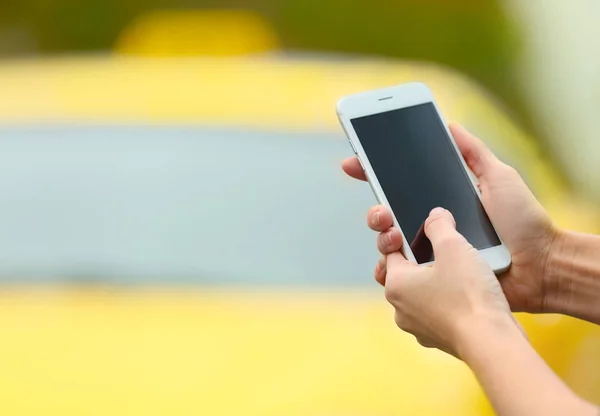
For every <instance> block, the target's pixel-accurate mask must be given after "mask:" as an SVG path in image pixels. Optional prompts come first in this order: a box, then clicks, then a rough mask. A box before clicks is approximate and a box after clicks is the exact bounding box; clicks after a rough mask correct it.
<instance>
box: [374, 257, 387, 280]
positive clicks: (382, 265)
mask: <svg viewBox="0 0 600 416" xmlns="http://www.w3.org/2000/svg"><path fill="white" fill-rule="evenodd" d="M386 263H387V260H386V256H381V258H380V259H379V261H378V262H377V265H376V266H375V280H376V281H377V283H379V284H380V285H381V286H385V276H386V274H387V269H386Z"/></svg>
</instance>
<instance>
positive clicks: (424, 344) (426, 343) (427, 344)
mask: <svg viewBox="0 0 600 416" xmlns="http://www.w3.org/2000/svg"><path fill="white" fill-rule="evenodd" d="M415 338H416V339H417V342H418V343H419V344H421V346H422V347H425V348H435V345H434V344H433V342H432V341H431V340H429V339H427V338H420V337H415Z"/></svg>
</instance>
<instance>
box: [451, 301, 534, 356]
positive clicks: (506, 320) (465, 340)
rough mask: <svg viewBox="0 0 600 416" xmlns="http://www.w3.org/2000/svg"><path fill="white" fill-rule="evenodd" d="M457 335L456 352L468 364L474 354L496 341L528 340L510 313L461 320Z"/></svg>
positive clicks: (483, 314) (497, 313)
mask: <svg viewBox="0 0 600 416" xmlns="http://www.w3.org/2000/svg"><path fill="white" fill-rule="evenodd" d="M455 334H456V343H455V344H456V348H455V350H456V352H457V353H458V355H459V357H460V358H461V359H462V360H463V361H465V362H466V363H469V361H470V359H471V357H472V356H473V354H475V353H477V351H478V350H480V349H481V348H485V345H486V344H487V343H489V342H494V340H495V339H510V338H516V339H520V340H525V341H526V340H527V338H526V335H525V334H524V333H523V332H522V329H521V328H520V327H519V325H518V324H517V322H516V321H515V319H514V318H513V316H512V314H510V313H509V312H489V313H482V314H477V315H473V316H470V317H468V318H465V319H462V320H459V321H457V323H456V332H455Z"/></svg>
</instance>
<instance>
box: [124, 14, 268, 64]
mask: <svg viewBox="0 0 600 416" xmlns="http://www.w3.org/2000/svg"><path fill="white" fill-rule="evenodd" d="M278 47H279V39H278V38H277V35H276V34H275V33H274V32H273V30H272V29H271V27H270V26H269V24H268V23H267V22H266V21H265V19H263V18H262V17H261V16H260V15H258V14H256V13H253V12H251V11H248V10H155V11H152V12H149V13H146V14H143V15H141V16H139V17H138V18H136V19H135V20H134V21H133V23H131V24H130V25H129V26H128V27H127V28H126V29H125V31H124V32H123V33H122V34H121V35H120V36H119V39H118V40H117V43H116V45H115V51H116V52H117V53H120V54H125V55H141V56H189V55H212V56H227V55H239V54H248V53H257V52H270V51H272V50H275V49H277V48H278Z"/></svg>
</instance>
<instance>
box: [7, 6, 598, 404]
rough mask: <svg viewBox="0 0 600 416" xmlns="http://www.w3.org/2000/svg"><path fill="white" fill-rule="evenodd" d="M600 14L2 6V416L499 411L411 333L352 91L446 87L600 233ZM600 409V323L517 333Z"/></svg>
mask: <svg viewBox="0 0 600 416" xmlns="http://www.w3.org/2000/svg"><path fill="white" fill-rule="evenodd" d="M599 15H600V3H598V2H597V1H594V0H579V1H578V2H576V4H575V3H574V2H565V1H561V0H530V1H527V2H522V1H518V0H478V1H475V0H451V1H450V0H396V1H389V0H372V1H370V2H359V3H358V4H350V3H348V2H346V1H341V0H328V1H322V0H321V1H315V0H302V1H301V0H286V1H275V0H244V1H241V0H229V1H227V0H220V1H219V0H213V1H190V0H171V1H168V2H167V1H162V0H125V1H123V0H121V1H116V0H102V1H100V0H86V1H77V0H53V1H48V0H20V1H16V0H4V1H3V2H2V4H1V5H0V230H2V231H1V232H0V413H2V414H5V415H37V414H52V415H54V414H56V415H96V414H97V415H106V414H114V415H163V414H174V415H198V414H207V415H234V414H235V415H239V414H244V415H280V414H285V415H367V414H368V415H392V414H394V415H395V414H407V415H408V414H419V415H438V414H445V415H471V414H473V415H475V414H491V409H490V407H489V404H488V403H487V401H486V399H485V397H484V396H483V394H482V392H481V391H480V389H479V387H478V386H477V383H476V381H475V380H474V378H473V377H472V376H471V374H470V373H469V371H468V369H467V368H466V367H465V366H463V365H462V364H461V363H459V362H457V361H456V360H454V359H452V358H449V357H447V356H445V355H444V354H442V353H439V352H436V351H430V350H426V349H423V348H420V347H419V346H418V345H417V344H416V342H415V341H414V339H412V337H410V336H408V335H406V334H402V333H401V332H400V331H399V330H397V328H395V325H394V322H393V319H392V313H391V310H390V308H389V307H388V306H387V305H386V302H385V301H384V299H383V296H382V293H381V290H380V288H378V287H377V285H376V284H375V282H374V281H373V279H372V277H371V276H372V268H373V266H374V265H375V262H376V260H377V258H378V256H377V253H376V252H375V249H374V244H373V241H374V238H375V237H374V235H372V234H371V233H370V232H368V230H366V227H365V226H364V218H365V213H366V211H367V209H368V208H369V207H370V206H371V205H372V204H373V203H374V201H375V199H374V197H373V196H372V194H371V191H370V189H369V187H368V186H367V185H365V184H360V183H355V182H353V181H351V180H350V179H348V178H346V177H344V175H343V174H342V173H341V170H340V169H339V162H340V161H341V159H342V158H344V157H346V156H348V155H350V154H351V150H350V148H349V146H348V145H347V142H346V139H345V137H344V135H343V133H342V131H341V129H340V128H339V127H338V124H337V120H336V117H335V112H334V106H335V102H336V101H337V100H338V99H339V98H340V97H342V96H344V95H347V94H351V93H354V92H359V91H363V90H367V89H372V88H379V87H385V86H390V85H394V84H399V83H402V82H407V81H423V82H426V83H427V84H428V85H429V86H430V87H431V88H432V90H433V91H434V94H435V95H436V97H437V98H438V100H439V103H440V105H441V107H442V109H443V111H444V113H445V114H446V116H447V118H448V119H451V120H457V121H460V122H462V123H464V124H465V125H466V126H467V128H469V129H470V130H472V131H473V132H474V133H476V134H477V135H479V136H480V137H482V138H483V139H484V140H485V141H486V142H487V143H488V144H489V146H490V147H492V149H493V150H494V151H495V152H496V153H497V154H498V155H499V156H500V157H501V158H502V159H504V160H505V161H507V162H508V163H510V164H512V165H513V166H515V167H516V168H517V169H518V170H519V171H520V172H521V173H522V175H523V176H524V178H525V180H526V181H527V183H528V184H529V185H530V187H531V188H532V189H533V191H534V192H535V194H536V195H537V196H538V198H539V199H540V200H541V201H542V203H543V204H544V206H545V207H546V208H547V209H548V210H549V211H550V213H551V215H552V216H553V218H554V219H555V220H556V221H557V222H558V223H559V224H560V225H561V226H563V227H567V228H571V229H577V230H581V231H587V232H600V222H599V220H600V216H599V214H600V211H599V210H598V209H597V208H596V206H597V203H598V202H600V163H598V162H600V144H599V143H600V141H599V140H598V133H597V131H598V129H599V128H600V119H599V118H598V117H597V116H596V112H597V111H598V110H600V53H599V52H600V51H599V50H598V44H597V41H596V40H597V39H598V38H600V28H599V26H598V25H597V24H596V20H597V16H599ZM519 320H520V321H521V322H522V323H523V325H524V326H525V328H526V329H527V330H528V333H529V335H530V338H531V340H532V343H533V344H534V345H535V347H536V348H537V349H538V351H540V353H541V354H542V355H543V356H544V358H545V359H546V360H547V361H548V362H549V364H550V365H551V366H552V367H553V368H554V369H555V370H556V371H557V372H558V373H559V374H560V375H561V377H563V379H565V381H566V382H567V383H568V384H569V385H570V386H571V387H572V388H574V389H575V390H576V391H577V392H578V393H579V394H581V395H583V396H584V397H586V398H588V399H590V400H595V401H600V394H599V393H598V392H599V391H600V361H599V360H598V359H597V358H598V353H599V352H600V331H599V330H598V329H596V328H594V327H592V326H591V325H588V324H586V323H582V322H578V321H575V320H572V319H569V318H565V317H560V316H553V315H548V316H534V317H532V316H525V315H524V316H519Z"/></svg>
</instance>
